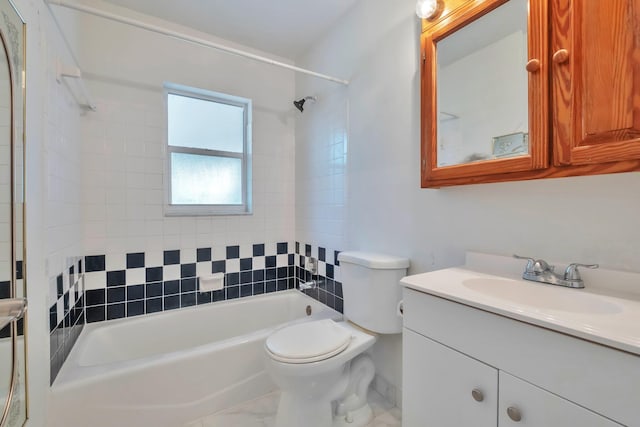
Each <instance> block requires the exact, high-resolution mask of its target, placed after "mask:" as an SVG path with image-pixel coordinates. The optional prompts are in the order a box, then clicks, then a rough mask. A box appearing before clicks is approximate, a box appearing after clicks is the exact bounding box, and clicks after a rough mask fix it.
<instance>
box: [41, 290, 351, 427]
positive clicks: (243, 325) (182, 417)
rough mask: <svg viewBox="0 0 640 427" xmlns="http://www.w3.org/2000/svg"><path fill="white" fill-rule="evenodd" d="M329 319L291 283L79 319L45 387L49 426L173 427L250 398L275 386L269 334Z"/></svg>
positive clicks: (327, 313) (324, 308)
mask: <svg viewBox="0 0 640 427" xmlns="http://www.w3.org/2000/svg"><path fill="white" fill-rule="evenodd" d="M307 306H310V307H311V310H312V314H311V316H307V313H306V309H307ZM327 317H329V318H334V319H340V318H341V314H340V313H338V312H336V311H334V310H332V309H331V308H329V307H327V306H325V305H323V304H320V303H319V302H317V301H315V300H314V299H312V298H309V297H307V296H306V295H304V294H302V293H301V292H299V291H297V290H290V291H284V292H276V293H271V294H265V295H260V296H254V297H248V298H241V299H237V300H233V301H224V302H218V303H213V304H207V305H202V306H197V307H191V308H187V309H183V310H175V311H170V312H163V313H157V314H153V315H148V316H143V317H136V318H129V319H119V320H115V321H109V322H101V323H92V324H88V325H85V327H84V330H83V331H82V334H81V335H80V337H79V338H78V341H77V342H76V344H75V346H74V348H73V350H72V351H71V353H70V354H69V357H68V358H67V360H66V362H65V363H64V366H63V367H62V369H61V370H60V373H59V374H58V377H57V378H56V380H55V382H54V384H53V386H52V389H51V391H52V394H51V406H50V415H51V416H50V419H49V423H48V425H49V426H51V427H58V426H60V427H62V426H64V427H89V426H91V427H112V426H113V427H115V426H117V427H134V426H136V427H137V426H141V427H142V426H153V427H179V426H181V425H183V424H184V423H186V422H188V421H191V420H195V419H197V418H200V417H202V416H205V415H207V414H211V413H213V412H216V411H218V410H221V409H224V408H228V407H230V406H233V405H235V404H237V403H240V402H242V401H245V400H249V399H252V398H255V397H257V396H260V395H262V394H265V393H267V392H269V391H271V390H273V389H274V387H275V386H274V384H273V383H272V381H271V379H270V378H269V376H268V375H267V373H266V372H265V370H264V360H263V357H264V355H263V351H264V350H263V346H264V341H265V339H266V338H267V336H268V335H269V334H270V333H271V332H272V331H273V330H275V329H276V328H278V327H282V326H283V325H286V324H290V323H293V322H304V321H308V320H309V319H319V318H327Z"/></svg>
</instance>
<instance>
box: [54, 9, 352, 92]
mask: <svg viewBox="0 0 640 427" xmlns="http://www.w3.org/2000/svg"><path fill="white" fill-rule="evenodd" d="M45 2H46V3H49V4H52V5H56V6H61V7H65V8H68V9H73V10H77V11H79V12H84V13H88V14H90V15H94V16H98V17H100V18H105V19H109V20H111V21H116V22H120V23H122V24H127V25H131V26H134V27H138V28H142V29H144V30H148V31H152V32H154V33H158V34H162V35H165V36H169V37H173V38H175V39H178V40H182V41H187V42H190V43H194V44H197V45H200V46H204V47H209V48H212V49H216V50H220V51H223V52H226V53H230V54H232V55H237V56H241V57H244V58H249V59H253V60H254V61H259V62H264V63H266V64H270V65H274V66H276V67H282V68H286V69H288V70H292V71H295V72H298V73H302V74H307V75H310V76H314V77H318V78H320V79H324V80H329V81H331V82H334V83H340V84H343V85H345V86H347V85H349V81H348V80H343V79H339V78H337V77H332V76H329V75H326V74H320V73H316V72H315V71H311V70H307V69H304V68H300V67H296V66H294V65H289V64H286V63H284V62H280V61H275V60H273V59H269V58H265V57H264V56H260V55H256V54H253V53H250V52H245V51H243V50H240V49H235V48H233V47H229V46H225V45H223V44H219V43H214V42H211V41H209V40H205V39H201V38H199V37H193V36H189V35H187V34H183V33H180V32H178V31H173V30H167V29H165V28H161V27H158V26H156V25H151V24H146V23H144V22H141V21H138V20H136V19H132V18H127V17H124V16H120V15H117V14H115V13H111V12H106V11H103V10H100V9H96V8H93V7H90V6H85V5H80V4H77V3H73V2H68V1H66V0H45Z"/></svg>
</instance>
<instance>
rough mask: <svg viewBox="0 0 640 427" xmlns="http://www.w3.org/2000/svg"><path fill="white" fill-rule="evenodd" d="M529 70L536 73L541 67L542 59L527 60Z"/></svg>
mask: <svg viewBox="0 0 640 427" xmlns="http://www.w3.org/2000/svg"><path fill="white" fill-rule="evenodd" d="M526 68H527V71H528V72H530V73H535V72H536V71H538V70H539V69H540V60H539V59H535V58H534V59H531V60H529V62H527V67H526Z"/></svg>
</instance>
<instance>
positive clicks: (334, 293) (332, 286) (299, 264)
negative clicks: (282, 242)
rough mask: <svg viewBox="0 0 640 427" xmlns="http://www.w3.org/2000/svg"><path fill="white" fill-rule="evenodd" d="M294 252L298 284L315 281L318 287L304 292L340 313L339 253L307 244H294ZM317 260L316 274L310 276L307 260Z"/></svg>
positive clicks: (341, 299) (342, 302)
mask: <svg viewBox="0 0 640 427" xmlns="http://www.w3.org/2000/svg"><path fill="white" fill-rule="evenodd" d="M295 246H296V247H295V250H296V258H297V259H296V279H297V280H298V282H300V281H304V282H308V281H310V280H316V281H317V283H318V287H317V288H316V289H308V290H306V291H304V292H305V293H306V294H307V295H309V296H311V297H313V298H315V299H316V300H318V301H320V302H321V303H323V304H326V305H328V306H329V307H331V308H333V309H334V310H337V311H339V312H340V313H342V312H343V311H344V299H343V296H342V282H341V281H340V262H339V261H338V254H339V253H340V251H338V250H332V249H327V248H325V247H322V246H314V245H311V244H307V243H300V242H296V243H295ZM311 257H313V258H316V259H317V260H318V274H316V275H312V274H311V272H310V271H308V270H307V269H306V266H307V260H308V259H309V258H311Z"/></svg>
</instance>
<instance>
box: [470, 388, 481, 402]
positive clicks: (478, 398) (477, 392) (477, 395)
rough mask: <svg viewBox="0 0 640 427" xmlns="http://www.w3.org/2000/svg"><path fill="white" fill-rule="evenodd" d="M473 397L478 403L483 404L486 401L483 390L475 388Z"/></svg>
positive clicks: (472, 393) (472, 392)
mask: <svg viewBox="0 0 640 427" xmlns="http://www.w3.org/2000/svg"><path fill="white" fill-rule="evenodd" d="M471 396H473V400H475V401H476V402H482V401H483V400H484V394H483V393H482V390H480V389H478V388H474V389H473V390H472V391H471Z"/></svg>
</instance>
